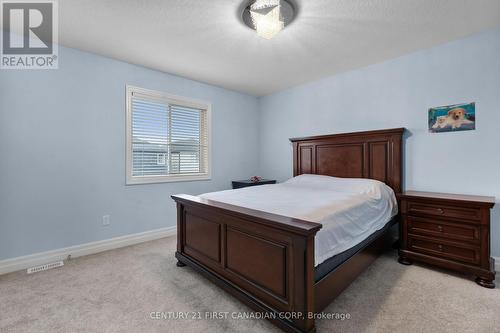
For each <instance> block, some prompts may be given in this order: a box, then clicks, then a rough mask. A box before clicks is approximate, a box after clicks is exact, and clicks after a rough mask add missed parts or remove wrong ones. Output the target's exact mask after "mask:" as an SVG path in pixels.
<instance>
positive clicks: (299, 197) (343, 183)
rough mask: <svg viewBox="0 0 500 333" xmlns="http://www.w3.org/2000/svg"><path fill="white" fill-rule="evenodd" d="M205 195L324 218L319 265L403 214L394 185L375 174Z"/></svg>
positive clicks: (302, 216)
mask: <svg viewBox="0 0 500 333" xmlns="http://www.w3.org/2000/svg"><path fill="white" fill-rule="evenodd" d="M200 196H201V197H203V198H206V199H210V200H214V201H219V202H225V203H228V204H232V205H238V206H242V207H247V208H251V209H256V210H261V211H265V212H269V213H274V214H279V215H284V216H290V217H295V218H299V219H302V220H306V221H311V222H317V223H321V224H322V225H323V227H322V228H321V230H320V231H319V232H318V233H317V234H316V241H315V265H316V266H317V265H319V264H321V263H322V262H323V261H325V260H326V259H328V258H331V257H333V256H334V255H336V254H339V253H341V252H343V251H345V250H348V249H350V248H351V247H353V246H355V245H357V244H359V243H361V242H362V241H363V240H365V239H366V238H367V237H368V236H370V235H371V234H372V233H374V232H375V231H377V230H380V229H381V228H382V227H383V226H384V225H385V224H386V223H387V222H388V221H389V220H390V219H391V218H392V217H393V216H395V215H396V214H397V203H396V197H395V195H394V192H393V190H392V189H391V188H390V187H389V186H387V185H385V184H384V183H382V182H379V181H376V180H371V179H360V178H337V177H328V176H319V175H301V176H297V177H294V178H291V179H290V180H288V181H286V182H284V183H281V184H276V185H261V186H253V187H246V188H242V189H237V190H228V191H220V192H212V193H205V194H202V195H200Z"/></svg>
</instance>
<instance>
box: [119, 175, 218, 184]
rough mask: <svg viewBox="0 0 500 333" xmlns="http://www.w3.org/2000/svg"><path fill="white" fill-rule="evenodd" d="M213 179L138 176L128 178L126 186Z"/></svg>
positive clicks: (203, 176) (201, 176)
mask: <svg viewBox="0 0 500 333" xmlns="http://www.w3.org/2000/svg"><path fill="white" fill-rule="evenodd" d="M210 179H212V177H211V176H210V175H208V174H205V175H196V176H194V175H178V176H144V177H141V176H136V177H130V178H127V182H126V185H141V184H160V183H174V182H194V181H200V180H210Z"/></svg>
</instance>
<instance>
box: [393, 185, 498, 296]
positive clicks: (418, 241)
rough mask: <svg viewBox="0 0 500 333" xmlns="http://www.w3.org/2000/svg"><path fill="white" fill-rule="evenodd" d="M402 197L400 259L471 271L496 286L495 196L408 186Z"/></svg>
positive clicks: (481, 282)
mask: <svg viewBox="0 0 500 333" xmlns="http://www.w3.org/2000/svg"><path fill="white" fill-rule="evenodd" d="M399 198H400V201H401V227H400V231H401V235H400V236H401V237H400V241H401V244H400V250H399V262H400V263H401V264H405V265H410V264H412V262H413V260H416V261H420V262H424V263H427V264H432V265H436V266H440V267H442V268H445V269H451V270H455V271H458V272H461V273H464V274H468V275H474V276H475V277H476V282H477V283H478V284H479V285H481V286H483V287H486V288H494V287H495V284H494V282H493V280H494V279H495V268H494V260H493V258H490V209H491V208H492V207H493V206H494V204H495V198H493V197H481V196H470V195H456V194H445V193H430V192H417V191H408V192H404V193H402V194H401V195H399Z"/></svg>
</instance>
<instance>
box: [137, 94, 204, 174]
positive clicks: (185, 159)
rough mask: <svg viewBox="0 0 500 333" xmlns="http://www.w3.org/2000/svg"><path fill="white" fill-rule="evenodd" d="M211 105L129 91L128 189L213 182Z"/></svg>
mask: <svg viewBox="0 0 500 333" xmlns="http://www.w3.org/2000/svg"><path fill="white" fill-rule="evenodd" d="M210 108H211V107H210V104H208V103H204V102H200V101H193V100H189V99H185V98H181V97H176V96H170V95H167V94H163V93H160V92H156V91H150V90H145V89H141V88H136V87H130V86H128V87H127V184H143V183H159V182H169V181H189V180H202V179H210Z"/></svg>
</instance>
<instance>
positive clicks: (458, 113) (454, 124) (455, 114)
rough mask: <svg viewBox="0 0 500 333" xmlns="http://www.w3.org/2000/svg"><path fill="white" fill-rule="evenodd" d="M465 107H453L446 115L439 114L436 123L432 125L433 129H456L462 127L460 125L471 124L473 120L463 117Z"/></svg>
mask: <svg viewBox="0 0 500 333" xmlns="http://www.w3.org/2000/svg"><path fill="white" fill-rule="evenodd" d="M465 113H466V112H465V109H463V108H455V109H451V110H450V111H448V115H446V116H439V117H437V119H436V123H434V125H432V128H433V129H437V128H445V127H450V126H451V128H452V129H457V128H460V127H462V125H466V124H472V123H474V122H473V121H470V120H469V119H466V118H465Z"/></svg>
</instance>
